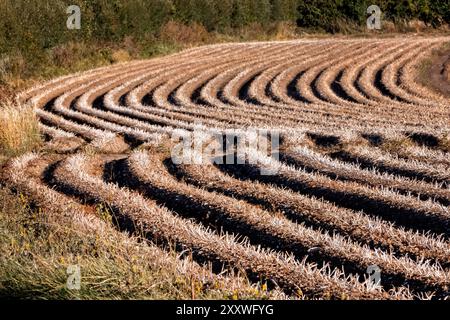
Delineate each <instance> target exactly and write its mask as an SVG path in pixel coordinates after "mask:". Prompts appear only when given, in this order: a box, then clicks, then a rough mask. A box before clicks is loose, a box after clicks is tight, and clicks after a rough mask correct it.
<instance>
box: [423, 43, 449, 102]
mask: <svg viewBox="0 0 450 320" xmlns="http://www.w3.org/2000/svg"><path fill="white" fill-rule="evenodd" d="M424 80H425V81H424V82H425V84H426V85H428V86H430V87H431V88H433V89H434V90H436V91H438V92H440V93H442V94H443V95H445V96H447V97H450V49H448V50H446V51H444V52H442V53H440V54H438V55H435V56H433V57H432V60H431V67H430V68H429V69H428V70H427V71H426V74H425V79H424Z"/></svg>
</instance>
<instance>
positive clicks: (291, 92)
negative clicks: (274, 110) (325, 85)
mask: <svg viewBox="0 0 450 320" xmlns="http://www.w3.org/2000/svg"><path fill="white" fill-rule="evenodd" d="M304 74H305V71H302V72H300V73H299V74H297V75H296V76H295V77H294V79H292V81H291V82H289V84H288V85H287V88H286V89H287V95H288V96H289V97H291V98H292V99H294V100H297V101H299V102H304V103H312V102H311V101H310V100H308V99H306V98H305V97H303V96H302V94H301V92H300V91H299V88H297V82H298V81H299V80H300V78H301V77H302V76H303V75H304Z"/></svg>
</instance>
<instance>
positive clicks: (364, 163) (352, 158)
mask: <svg viewBox="0 0 450 320" xmlns="http://www.w3.org/2000/svg"><path fill="white" fill-rule="evenodd" d="M328 155H329V156H330V157H331V158H333V159H338V160H341V161H345V162H349V163H353V164H356V165H358V166H360V167H361V168H362V169H369V170H377V171H378V172H382V173H383V172H384V173H389V174H394V175H397V176H403V177H406V178H410V179H418V180H423V181H425V182H428V183H440V184H442V188H444V189H445V188H447V186H448V183H449V182H448V180H446V179H440V178H438V177H433V176H431V175H428V174H426V173H423V172H418V171H415V170H413V169H406V168H398V167H394V166H390V165H388V164H382V163H378V162H375V161H372V160H370V159H365V158H361V157H358V156H357V155H353V154H351V153H350V152H347V151H344V150H340V151H336V152H332V153H330V154H328Z"/></svg>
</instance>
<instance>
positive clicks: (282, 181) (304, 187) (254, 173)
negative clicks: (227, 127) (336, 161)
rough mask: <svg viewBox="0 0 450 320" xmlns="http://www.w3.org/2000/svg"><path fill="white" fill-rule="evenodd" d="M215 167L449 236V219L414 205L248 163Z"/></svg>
mask: <svg viewBox="0 0 450 320" xmlns="http://www.w3.org/2000/svg"><path fill="white" fill-rule="evenodd" d="M235 163H236V162H235ZM218 168H219V169H220V170H222V171H223V172H225V173H227V174H230V175H232V176H233V177H235V178H238V179H246V180H252V181H260V182H263V183H267V184H273V185H276V186H279V187H283V188H288V189H290V190H293V191H295V192H299V193H301V194H305V195H309V196H315V197H317V198H323V199H325V200H327V201H330V202H332V203H334V204H336V205H338V206H341V207H345V208H348V209H352V210H357V211H363V212H365V213H367V214H368V215H371V216H377V217H382V218H383V219H386V220H389V221H392V222H394V223H395V224H397V225H402V226H404V227H406V228H410V229H412V230H415V231H416V230H417V231H423V232H427V231H432V232H435V233H438V234H443V235H444V236H445V237H446V238H447V239H448V238H450V221H449V220H448V219H445V218H443V217H439V216H435V215H424V213H422V212H418V211H416V210H414V209H410V208H402V207H394V206H392V205H391V204H389V203H386V202H384V201H381V200H376V199H371V198H369V197H367V196H364V195H360V194H357V193H351V192H346V191H341V190H337V189H332V188H330V187H326V186H321V185H317V184H310V183H308V182H306V181H305V182H303V181H301V180H299V179H295V180H293V179H289V178H288V177H284V176H282V175H272V176H267V175H261V174H260V170H259V168H258V167H256V166H254V165H250V164H245V165H232V164H228V165H218Z"/></svg>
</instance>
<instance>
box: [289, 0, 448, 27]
mask: <svg viewBox="0 0 450 320" xmlns="http://www.w3.org/2000/svg"><path fill="white" fill-rule="evenodd" d="M372 4H375V5H378V6H379V7H380V9H381V11H382V13H383V17H384V19H386V20H390V21H393V22H395V23H402V22H405V21H410V20H412V19H417V20H421V21H423V22H425V23H426V24H428V25H430V26H433V27H437V26H439V25H441V24H442V23H444V22H445V23H449V17H450V1H449V0H446V1H434V0H402V1H398V0H374V1H368V0H334V1H328V0H305V1H299V5H298V20H297V24H298V25H299V26H301V27H313V28H319V29H323V30H325V31H327V32H340V31H343V30H341V29H342V28H341V26H342V25H343V24H342V22H345V23H346V24H354V25H355V26H363V25H364V23H365V21H366V18H367V13H366V9H367V8H368V7H369V5H372Z"/></svg>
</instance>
